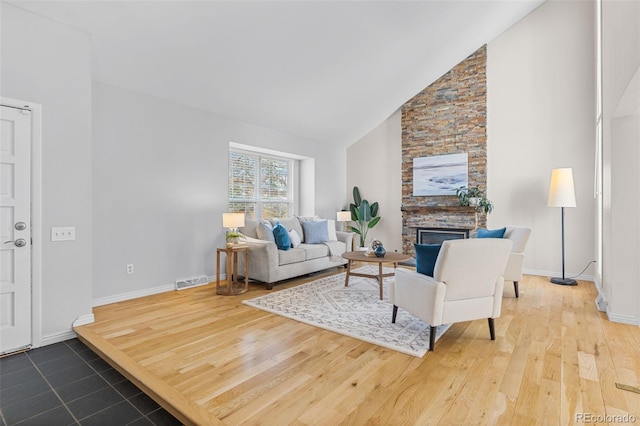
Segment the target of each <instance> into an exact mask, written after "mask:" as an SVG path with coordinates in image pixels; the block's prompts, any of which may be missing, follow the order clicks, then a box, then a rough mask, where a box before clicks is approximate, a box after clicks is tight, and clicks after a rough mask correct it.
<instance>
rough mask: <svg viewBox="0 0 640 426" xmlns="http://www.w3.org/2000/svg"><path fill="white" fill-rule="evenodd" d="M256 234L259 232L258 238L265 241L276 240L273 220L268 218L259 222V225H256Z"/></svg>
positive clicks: (273, 241)
mask: <svg viewBox="0 0 640 426" xmlns="http://www.w3.org/2000/svg"><path fill="white" fill-rule="evenodd" d="M256 234H258V238H259V239H261V240H263V241H271V242H272V243H275V242H276V239H275V237H274V236H273V226H271V222H269V221H268V220H262V221H260V222H259V223H258V226H256Z"/></svg>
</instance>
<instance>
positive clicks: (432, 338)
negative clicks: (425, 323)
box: [429, 326, 436, 352]
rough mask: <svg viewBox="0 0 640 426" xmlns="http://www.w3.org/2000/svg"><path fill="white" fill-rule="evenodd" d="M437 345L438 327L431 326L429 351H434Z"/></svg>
mask: <svg viewBox="0 0 640 426" xmlns="http://www.w3.org/2000/svg"><path fill="white" fill-rule="evenodd" d="M435 346H436V327H433V326H431V327H430V328H429V351H431V352H433V350H434V349H435Z"/></svg>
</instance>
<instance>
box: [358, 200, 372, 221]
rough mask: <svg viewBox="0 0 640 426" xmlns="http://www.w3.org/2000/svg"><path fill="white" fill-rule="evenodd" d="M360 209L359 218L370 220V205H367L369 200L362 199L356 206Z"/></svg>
mask: <svg viewBox="0 0 640 426" xmlns="http://www.w3.org/2000/svg"><path fill="white" fill-rule="evenodd" d="M358 210H360V219H361V220H363V221H365V222H369V221H370V220H371V206H370V205H369V201H367V200H362V204H360V207H359V208H358Z"/></svg>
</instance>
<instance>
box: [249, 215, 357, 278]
mask: <svg viewBox="0 0 640 426" xmlns="http://www.w3.org/2000/svg"><path fill="white" fill-rule="evenodd" d="M320 220H322V219H320V218H318V217H299V216H293V217H289V218H283V219H272V220H270V221H269V222H270V223H271V225H275V224H276V222H280V223H281V224H282V225H283V226H284V227H285V228H287V231H291V229H295V230H296V232H297V233H298V234H299V235H300V237H301V240H302V243H301V244H300V245H299V246H297V247H295V248H290V249H288V250H279V249H278V247H277V246H276V243H275V242H272V241H268V240H267V239H265V236H264V228H262V229H263V231H262V232H263V233H260V231H259V229H258V227H259V224H260V222H263V221H260V220H246V221H245V226H244V227H242V228H240V229H239V230H240V232H241V233H242V234H243V235H245V236H246V238H244V239H243V241H242V242H243V243H247V244H248V245H249V279H251V280H255V281H261V282H264V283H266V287H267V289H268V290H271V289H272V288H273V284H274V283H276V282H278V281H282V280H285V279H288V278H293V277H297V276H300V275H305V274H310V273H312V272H317V271H321V270H323V269H328V268H332V267H336V266H341V265H346V263H347V261H346V259H344V258H343V257H342V254H343V253H344V252H346V251H348V249H347V248H349V250H350V248H351V245H352V241H353V235H354V234H353V233H350V232H340V231H335V221H333V220H327V225H328V229H329V230H328V236H329V241H326V242H323V243H318V244H308V243H305V235H304V230H303V226H302V222H305V221H320ZM260 237H262V238H263V239H261V238H260ZM238 271H244V256H239V257H238ZM239 273H240V272H239Z"/></svg>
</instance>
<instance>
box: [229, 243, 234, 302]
mask: <svg viewBox="0 0 640 426" xmlns="http://www.w3.org/2000/svg"><path fill="white" fill-rule="evenodd" d="M233 279H234V276H233V252H231V253H227V295H230V294H231V287H233Z"/></svg>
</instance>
